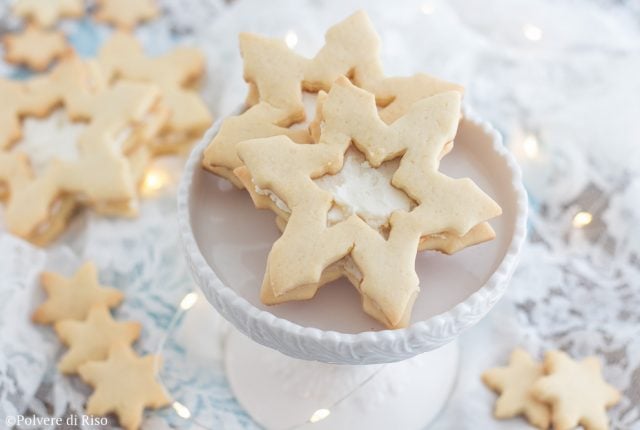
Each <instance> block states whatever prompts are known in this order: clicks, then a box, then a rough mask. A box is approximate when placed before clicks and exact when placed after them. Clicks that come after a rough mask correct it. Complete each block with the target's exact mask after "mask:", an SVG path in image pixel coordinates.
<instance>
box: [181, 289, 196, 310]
mask: <svg viewBox="0 0 640 430" xmlns="http://www.w3.org/2000/svg"><path fill="white" fill-rule="evenodd" d="M197 301H198V294H197V293H193V292H192V293H189V294H187V295H186V296H184V298H183V299H182V301H181V302H180V309H182V310H183V311H186V310H188V309H191V308H192V307H193V305H195V304H196V302H197Z"/></svg>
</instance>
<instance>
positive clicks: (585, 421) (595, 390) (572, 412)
mask: <svg viewBox="0 0 640 430" xmlns="http://www.w3.org/2000/svg"><path fill="white" fill-rule="evenodd" d="M544 366H545V370H546V372H547V374H548V376H545V377H543V378H540V379H539V380H538V381H537V382H536V383H535V384H534V385H533V387H532V389H531V392H532V394H533V395H534V396H535V397H536V398H537V399H538V400H540V401H543V402H546V403H548V404H550V405H551V408H552V411H553V412H552V418H551V420H552V422H553V428H554V429H555V430H569V429H572V428H575V427H577V426H578V425H581V426H583V427H584V428H585V430H607V429H608V428H609V419H608V417H607V408H610V407H611V406H613V405H615V404H616V403H618V402H619V401H620V392H619V391H618V390H616V389H615V388H614V387H612V386H611V385H609V384H607V383H606V382H605V381H604V380H603V379H602V370H601V367H600V361H599V360H598V359H597V358H596V357H587V358H585V359H584V360H582V361H575V360H572V359H571V357H569V356H568V355H567V354H565V353H564V352H561V351H549V352H547V354H546V355H545V358H544Z"/></svg>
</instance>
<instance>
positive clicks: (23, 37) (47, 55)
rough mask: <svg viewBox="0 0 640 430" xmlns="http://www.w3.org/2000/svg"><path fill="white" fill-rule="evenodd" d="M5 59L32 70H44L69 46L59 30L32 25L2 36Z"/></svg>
mask: <svg viewBox="0 0 640 430" xmlns="http://www.w3.org/2000/svg"><path fill="white" fill-rule="evenodd" d="M3 42H4V49H5V56H4V58H5V60H6V61H7V62H8V63H11V64H19V65H25V66H27V67H29V68H30V69H32V70H36V71H38V72H41V71H43V70H46V69H47V68H48V67H49V65H50V64H51V63H52V62H53V61H54V60H56V59H59V58H61V57H62V56H63V55H64V54H65V53H66V52H67V51H68V50H69V49H70V48H69V44H68V43H67V39H65V37H64V35H63V34H62V33H60V32H59V31H54V30H42V29H39V28H36V27H33V26H29V27H27V28H26V29H25V30H24V32H22V33H16V34H9V35H7V36H5V37H4V38H3Z"/></svg>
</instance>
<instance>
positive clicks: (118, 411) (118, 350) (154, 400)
mask: <svg viewBox="0 0 640 430" xmlns="http://www.w3.org/2000/svg"><path fill="white" fill-rule="evenodd" d="M158 360H159V357H157V356H153V355H146V356H144V357H139V356H138V355H136V354H135V352H133V350H131V348H130V347H129V346H126V345H123V344H121V343H116V344H115V345H114V346H112V347H111V349H110V352H109V358H107V360H105V361H91V362H88V363H85V364H83V365H82V366H80V369H79V371H78V373H79V374H80V377H81V378H82V379H83V380H84V381H85V382H86V383H88V384H89V385H91V386H92V387H93V388H94V389H95V391H94V393H93V394H92V395H91V397H89V400H88V402H87V408H86V409H87V413H88V414H91V415H100V416H105V415H107V414H109V413H111V412H113V413H114V414H115V415H116V416H117V417H118V419H119V421H120V425H121V426H122V427H123V428H125V429H127V430H135V429H137V428H139V427H140V423H141V422H142V414H143V411H144V408H146V407H149V408H154V409H155V408H161V407H163V406H166V405H168V404H169V402H170V399H169V397H168V395H167V393H166V392H165V390H164V388H163V387H162V385H160V384H159V383H158V381H157V380H156V378H155V374H156V370H155V369H156V364H157V361H158Z"/></svg>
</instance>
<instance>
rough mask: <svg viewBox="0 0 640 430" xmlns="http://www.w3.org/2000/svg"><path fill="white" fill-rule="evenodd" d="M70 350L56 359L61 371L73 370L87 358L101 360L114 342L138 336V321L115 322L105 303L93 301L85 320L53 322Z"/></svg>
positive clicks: (75, 370) (129, 342)
mask: <svg viewBox="0 0 640 430" xmlns="http://www.w3.org/2000/svg"><path fill="white" fill-rule="evenodd" d="M54 328H55V330H56V333H57V334H58V337H59V338H60V340H61V341H62V343H64V344H65V345H67V346H68V347H69V350H68V351H67V353H66V354H65V355H63V356H62V358H61V359H60V361H59V362H58V369H60V371H61V372H62V373H76V372H77V371H78V367H79V366H81V365H82V364H84V363H86V362H88V361H99V360H104V359H106V358H107V356H108V355H109V348H110V347H111V346H112V345H113V344H114V343H116V342H120V343H123V344H125V345H131V343H133V342H134V341H135V340H136V339H137V338H138V336H140V329H141V325H140V323H138V322H131V321H126V322H116V321H114V320H113V318H112V317H111V313H110V312H109V309H108V308H107V307H106V306H104V305H94V306H92V307H91V309H90V310H89V314H88V315H87V318H86V319H85V320H84V321H75V320H62V321H58V322H57V323H56V324H55V326H54Z"/></svg>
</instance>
